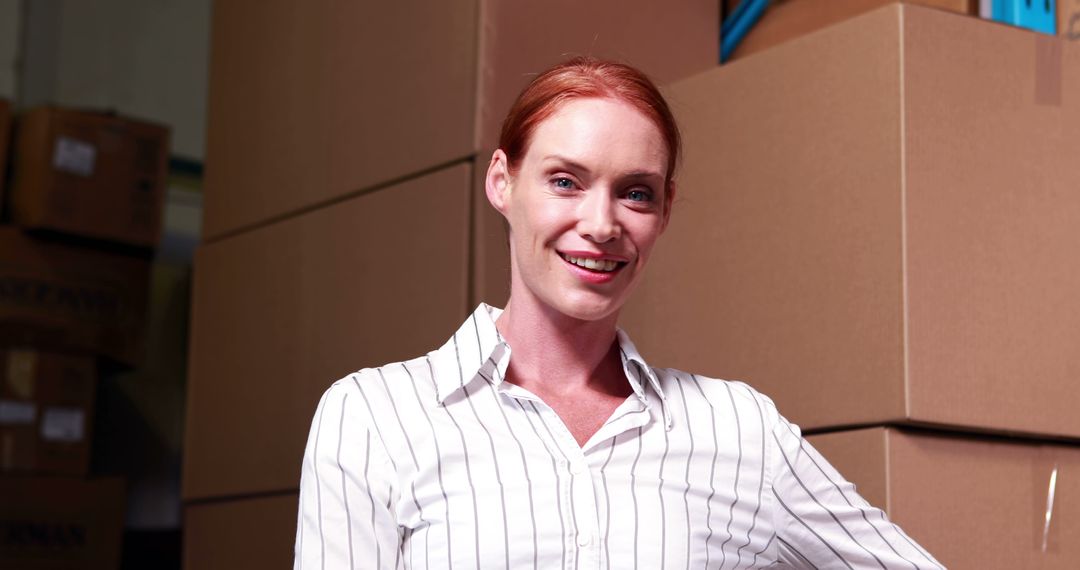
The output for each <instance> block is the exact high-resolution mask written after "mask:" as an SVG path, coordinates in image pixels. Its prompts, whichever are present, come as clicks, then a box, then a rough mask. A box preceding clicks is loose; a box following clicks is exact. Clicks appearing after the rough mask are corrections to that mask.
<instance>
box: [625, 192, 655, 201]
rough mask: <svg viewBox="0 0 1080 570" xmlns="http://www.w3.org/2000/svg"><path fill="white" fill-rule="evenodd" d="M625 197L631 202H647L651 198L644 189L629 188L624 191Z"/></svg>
mask: <svg viewBox="0 0 1080 570" xmlns="http://www.w3.org/2000/svg"><path fill="white" fill-rule="evenodd" d="M626 197H627V199H629V200H630V201H631V202H648V201H649V200H652V195H651V194H649V193H648V192H646V191H645V190H631V191H629V192H627V193H626Z"/></svg>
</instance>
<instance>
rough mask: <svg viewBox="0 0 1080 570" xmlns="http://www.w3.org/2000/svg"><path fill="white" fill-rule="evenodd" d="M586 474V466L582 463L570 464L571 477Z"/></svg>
mask: <svg viewBox="0 0 1080 570" xmlns="http://www.w3.org/2000/svg"><path fill="white" fill-rule="evenodd" d="M584 472H585V466H584V465H582V464H581V463H571V464H570V474H571V475H581V474H582V473H584Z"/></svg>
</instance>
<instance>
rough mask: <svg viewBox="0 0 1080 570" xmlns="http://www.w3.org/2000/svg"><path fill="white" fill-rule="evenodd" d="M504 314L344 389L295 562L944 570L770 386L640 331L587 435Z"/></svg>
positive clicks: (309, 474) (325, 402)
mask: <svg viewBox="0 0 1080 570" xmlns="http://www.w3.org/2000/svg"><path fill="white" fill-rule="evenodd" d="M498 314H499V310H498V309H493V308H491V307H488V306H487V305H481V306H480V307H478V308H477V310H476V311H475V312H474V313H473V314H472V316H471V317H470V318H469V319H467V320H466V322H465V323H464V324H463V325H462V326H461V328H460V329H458V331H457V332H456V333H455V334H454V336H453V337H452V338H451V339H450V340H449V341H448V342H447V343H446V344H445V345H444V346H443V347H442V348H440V349H438V350H436V351H434V352H431V353H429V354H427V355H426V356H424V357H421V358H417V359H414V360H410V361H407V362H401V363H395V364H389V365H386V366H383V367H380V368H374V369H364V370H361V371H359V372H357V373H355V374H351V375H349V376H347V377H345V378H342V379H341V380H339V381H337V382H336V383H334V384H333V386H331V387H330V389H329V390H327V392H326V394H325V395H324V396H323V398H322V400H321V402H320V403H319V407H318V409H317V411H316V413H315V419H314V422H313V425H312V428H311V434H310V437H309V439H308V445H307V450H306V452H305V454H304V462H303V469H302V477H301V483H300V512H299V517H298V524H297V534H296V557H295V565H294V568H296V569H311V570H314V569H326V568H334V569H336V568H391V569H396V568H425V569H426V568H459V569H465V568H470V569H472V568H485V569H486V568H514V569H517V568H544V569H548V568H564V569H575V568H589V569H598V568H604V569H607V568H617V569H624V568H635V569H636V568H641V569H655V568H688V569H689V568H694V569H698V568H756V567H767V566H774V567H775V566H780V567H785V566H787V567H797V568H814V567H817V568H940V567H941V565H940V564H939V563H937V561H935V560H934V559H933V557H931V556H930V555H929V554H928V553H926V552H925V551H924V550H923V549H922V548H920V547H919V546H918V545H917V544H915V542H914V541H912V540H911V539H910V538H908V537H907V535H905V534H904V532H903V531H902V530H900V528H898V527H897V526H895V525H893V524H892V523H890V522H889V521H888V520H887V518H886V517H885V514H884V513H883V512H882V511H880V510H878V509H876V508H874V507H871V506H870V505H869V504H868V503H867V502H866V501H864V500H863V499H862V498H861V497H860V496H859V495H858V494H856V492H855V489H854V486H853V485H851V484H850V483H848V482H847V481H846V480H844V478H843V477H841V476H840V475H839V474H838V473H837V472H836V471H835V470H834V469H833V468H832V466H830V465H829V464H828V462H826V461H825V459H823V458H822V457H821V455H819V454H818V453H817V452H816V451H815V450H814V449H813V448H812V447H811V446H810V445H809V444H808V443H806V441H805V440H803V438H802V436H801V434H800V432H799V428H798V427H797V426H794V425H792V424H791V423H789V422H787V421H786V420H785V419H784V418H783V417H781V416H780V415H779V414H778V413H777V411H776V409H775V407H774V406H773V403H772V401H771V400H769V399H768V398H766V397H765V396H762V395H761V394H759V393H757V392H755V391H754V390H753V389H751V388H750V387H749V386H747V385H745V384H742V383H739V382H726V381H721V380H714V379H710V378H704V377H700V376H695V375H692V374H687V373H684V372H680V371H678V370H670V369H655V368H651V367H649V366H648V364H646V363H645V361H644V360H643V359H642V358H641V356H640V355H639V354H638V352H637V350H636V349H635V348H634V345H633V344H632V343H631V342H630V340H629V338H628V337H627V336H626V334H625V333H624V332H623V331H621V330H620V331H619V333H618V341H619V345H620V348H621V356H622V362H623V369H624V371H625V373H626V377H627V380H628V381H629V383H630V386H631V387H632V388H633V395H632V396H630V397H629V398H627V400H626V401H625V402H623V403H622V404H621V405H620V406H619V407H618V409H616V411H615V412H614V413H613V414H612V416H611V418H609V419H608V420H607V422H606V423H604V425H603V426H602V427H601V428H600V429H599V431H597V432H596V434H595V435H593V437H592V438H591V439H590V440H589V441H588V442H587V443H586V444H585V445H584V446H579V445H578V443H577V442H576V441H575V439H574V437H573V436H572V435H571V434H570V431H569V430H568V429H567V428H566V426H565V425H564V424H563V422H562V420H561V419H560V418H559V416H558V415H557V414H556V413H555V412H554V411H553V410H552V409H551V408H550V407H548V406H547V405H545V404H544V402H543V401H541V400H540V399H539V398H537V397H536V396H534V395H533V394H531V393H530V392H528V391H526V390H525V389H523V388H521V387H520V386H517V385H514V384H512V383H510V382H505V381H503V378H504V374H505V372H506V367H507V364H508V363H509V358H510V348H509V346H508V345H507V344H506V343H505V342H504V341H503V339H502V338H501V336H500V335H499V333H498V331H497V330H496V328H495V322H494V321H495V319H496V318H497V317H498Z"/></svg>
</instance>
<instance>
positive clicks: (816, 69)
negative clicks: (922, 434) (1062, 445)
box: [622, 5, 1080, 438]
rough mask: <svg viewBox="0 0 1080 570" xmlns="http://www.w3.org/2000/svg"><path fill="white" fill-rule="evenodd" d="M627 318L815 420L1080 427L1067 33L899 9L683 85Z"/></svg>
mask: <svg viewBox="0 0 1080 570" xmlns="http://www.w3.org/2000/svg"><path fill="white" fill-rule="evenodd" d="M667 93H668V95H670V97H671V99H672V101H673V104H674V106H675V108H676V109H677V111H678V114H679V118H680V121H681V125H682V127H683V129H684V135H685V139H684V140H685V148H686V156H685V162H684V168H683V170H682V173H681V174H680V175H679V178H678V184H679V187H680V190H679V192H680V194H679V195H678V196H677V197H676V203H675V207H674V211H673V215H672V219H671V223H670V225H669V226H668V229H667V232H666V234H665V235H664V236H663V237H662V238H661V239H660V240H659V243H658V245H657V247H656V250H655V251H654V253H653V256H652V258H651V261H650V264H651V267H650V268H649V273H648V274H647V275H646V276H645V278H644V280H643V282H642V283H641V286H640V288H639V290H638V291H637V292H636V293H635V296H634V298H632V299H631V300H630V301H629V303H628V304H627V306H626V308H625V309H624V310H623V313H622V325H623V326H624V327H626V328H627V330H628V331H629V332H630V333H631V334H632V335H633V337H634V339H635V342H637V343H638V346H639V348H641V350H642V351H643V354H645V355H646V357H647V358H649V359H650V362H654V363H655V364H657V365H662V366H674V367H677V368H680V369H684V370H692V371H695V372H699V373H703V374H709V375H713V376H719V377H723V378H732V379H742V380H746V381H747V382H749V383H750V384H752V385H754V386H755V387H757V388H758V389H760V390H761V391H763V392H764V393H766V394H768V395H770V396H772V397H773V398H774V399H775V400H776V403H777V404H778V406H779V408H780V410H781V411H782V412H783V413H784V414H785V415H786V416H787V417H789V418H791V419H792V420H793V421H795V422H797V423H799V424H801V425H802V426H803V427H804V428H808V429H820V428H826V427H840V426H854V425H872V424H882V423H892V422H904V423H919V424H932V425H939V426H950V427H952V428H956V429H970V430H993V431H997V432H1010V433H1024V434H1032V435H1042V436H1053V437H1068V438H1078V437H1080V414H1077V413H1076V410H1078V409H1080V391H1078V390H1077V389H1076V371H1077V370H1080V360H1078V359H1080V353H1078V351H1077V350H1076V347H1077V346H1080V304H1078V303H1080V297H1078V296H1077V293H1076V292H1077V291H1080V265H1078V264H1077V262H1076V252H1077V251H1080V231H1078V225H1077V223H1076V220H1080V193H1077V192H1076V181H1077V180H1080V161H1078V160H1076V158H1075V157H1077V156H1080V137H1078V136H1077V133H1076V132H1075V126H1076V125H1080V46H1078V45H1076V44H1070V43H1067V42H1063V41H1062V40H1060V39H1059V38H1055V37H1050V36H1045V35H1043V34H1037V33H1034V32H1029V31H1025V30H1022V29H1018V28H1013V27H1009V26H1001V25H997V24H994V23H991V22H986V21H982V20H979V19H976V18H968V17H964V16H959V15H955V14H949V13H946V12H942V11H939V10H930V9H926V8H920V7H916V6H908V5H893V6H888V7H885V8H881V9H879V10H875V11H873V12H871V13H868V14H864V15H862V16H858V17H856V18H854V19H852V20H848V21H847V22H843V23H841V24H838V25H836V26H832V27H830V28H828V29H825V30H821V31H820V32H818V33H816V34H812V35H809V36H804V37H802V38H798V39H796V40H792V41H791V42H788V43H787V44H784V45H781V46H777V47H776V48H774V49H771V50H768V51H767V52H762V53H761V54H759V55H758V56H755V57H754V58H752V59H750V58H748V59H747V60H745V61H744V62H743V63H741V64H739V65H731V66H724V67H721V68H718V69H717V70H715V71H711V72H708V73H703V74H700V75H698V76H696V77H694V78H691V79H688V80H686V81H683V82H680V83H678V84H677V85H674V86H672V87H671V88H670V89H669V90H668V91H667Z"/></svg>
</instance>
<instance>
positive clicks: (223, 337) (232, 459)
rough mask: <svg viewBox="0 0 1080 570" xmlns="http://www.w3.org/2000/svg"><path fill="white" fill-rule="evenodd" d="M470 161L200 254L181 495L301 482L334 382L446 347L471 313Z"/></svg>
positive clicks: (234, 491) (216, 494) (258, 489)
mask: <svg viewBox="0 0 1080 570" xmlns="http://www.w3.org/2000/svg"><path fill="white" fill-rule="evenodd" d="M470 166H471V165H470V164H468V163H459V164H457V165H454V166H451V167H448V168H445V169H443V170H439V171H437V172H434V173H432V174H429V175H427V176H424V177H421V178H417V179H415V180H411V181H409V182H405V183H402V184H400V185H396V186H392V187H390V188H385V189H382V190H377V191H375V192H371V193H369V194H364V195H363V196H360V197H358V198H354V199H351V200H347V201H344V202H341V203H339V204H335V205H334V206H331V207H328V208H320V209H318V210H315V211H313V212H310V213H307V214H304V215H302V216H296V217H293V218H289V219H288V220H285V221H282V222H278V223H275V224H271V225H268V226H265V227H262V228H259V229H258V230H255V231H252V232H248V233H244V234H242V235H238V236H234V237H231V238H229V239H226V240H221V241H218V242H215V243H212V244H209V245H205V246H203V247H202V248H200V250H199V251H198V253H197V255H196V259H195V285H194V296H193V304H192V309H193V318H192V323H191V353H190V354H191V356H190V368H189V370H190V374H189V380H188V400H187V422H186V428H185V429H186V435H185V438H184V444H185V446H186V448H185V451H184V473H183V496H184V497H185V498H186V499H193V498H206V497H221V496H229V495H236V494H249V493H260V492H268V491H280V490H283V489H296V488H297V487H298V485H299V477H300V461H301V459H302V457H303V452H304V444H305V442H306V441H307V434H308V429H309V428H310V426H311V420H312V417H313V414H314V412H315V407H316V404H317V403H318V400H319V397H320V396H321V395H322V393H323V392H324V391H325V390H326V389H327V388H328V387H329V386H330V384H331V383H333V382H334V381H335V380H337V379H339V378H341V377H343V376H345V375H347V374H349V373H351V372H354V371H356V370H359V369H361V368H363V367H365V366H379V365H382V364H385V363H387V362H393V361H396V360H405V359H408V358H413V357H416V356H419V355H421V354H424V353H425V352H427V351H429V350H433V349H435V348H437V347H439V346H441V345H442V343H444V342H446V339H447V338H449V335H450V334H451V333H452V332H453V331H454V330H455V329H456V328H457V327H458V326H459V325H460V324H461V321H462V320H463V319H464V318H465V317H466V316H468V314H469V312H471V309H472V307H468V306H467V305H466V281H467V268H468V262H467V259H468V218H469V215H468V209H469V182H470V171H471V169H470Z"/></svg>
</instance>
